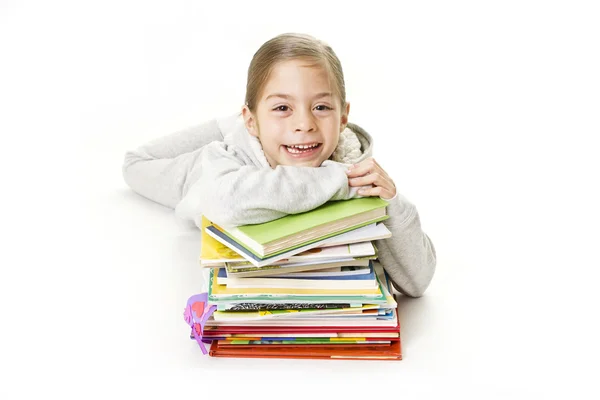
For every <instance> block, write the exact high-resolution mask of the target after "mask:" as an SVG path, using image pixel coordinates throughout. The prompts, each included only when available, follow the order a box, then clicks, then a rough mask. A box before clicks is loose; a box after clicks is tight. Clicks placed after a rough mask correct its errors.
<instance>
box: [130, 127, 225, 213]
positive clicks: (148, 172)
mask: <svg viewBox="0 0 600 400" xmlns="http://www.w3.org/2000/svg"><path fill="white" fill-rule="evenodd" d="M215 140H223V134H222V133H221V130H220V129H219V125H218V123H217V120H216V119H213V120H210V121H207V122H205V123H203V124H200V125H197V126H193V127H190V128H187V129H184V130H180V131H177V132H174V133H171V134H170V135H167V136H164V137H161V138H158V139H156V140H154V141H152V142H150V143H147V144H145V145H143V146H141V147H139V148H137V149H135V150H132V151H128V152H127V153H126V154H125V160H124V161H123V167H122V172H123V178H124V179H125V182H126V183H127V185H128V186H129V187H130V188H131V189H132V190H133V191H135V192H136V193H138V194H140V195H142V196H144V197H146V198H148V199H150V200H152V201H155V202H157V203H159V204H162V205H164V206H167V207H170V208H175V206H176V205H177V203H179V201H180V200H181V197H182V193H184V192H185V191H186V190H187V185H188V184H189V182H190V181H191V180H190V179H188V175H189V174H190V172H191V170H192V168H193V167H194V165H196V162H197V159H198V157H199V156H200V153H201V151H202V147H203V146H205V145H207V144H208V143H210V142H213V141H215Z"/></svg>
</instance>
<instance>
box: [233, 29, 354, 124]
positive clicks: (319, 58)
mask: <svg viewBox="0 0 600 400" xmlns="http://www.w3.org/2000/svg"><path fill="white" fill-rule="evenodd" d="M293 59H305V60H307V61H309V62H312V63H314V64H315V65H318V66H321V67H323V68H325V69H326V70H327V71H328V73H329V80H330V83H331V86H332V87H333V93H334V94H335V95H337V96H338V98H339V99H340V102H341V105H342V108H343V107H345V106H346V85H345V83H344V72H343V71H342V64H341V63H340V60H339V59H338V57H337V55H336V54H335V52H334V51H333V49H332V48H331V46H329V45H328V44H327V43H324V42H322V41H320V40H318V39H316V38H314V37H312V36H310V35H306V34H300V33H284V34H281V35H278V36H276V37H274V38H272V39H270V40H269V41H267V42H265V43H264V44H263V45H262V46H261V47H260V48H259V49H258V51H257V52H256V53H254V56H253V57H252V61H251V62H250V66H249V67H248V81H247V83H246V100H245V103H246V105H247V106H248V108H249V109H250V111H252V112H255V110H256V106H257V103H258V101H259V97H260V96H261V94H262V90H263V89H264V86H265V84H266V83H267V80H268V79H269V75H270V74H271V71H272V70H273V67H274V66H275V65H276V64H277V63H279V62H281V61H289V60H293Z"/></svg>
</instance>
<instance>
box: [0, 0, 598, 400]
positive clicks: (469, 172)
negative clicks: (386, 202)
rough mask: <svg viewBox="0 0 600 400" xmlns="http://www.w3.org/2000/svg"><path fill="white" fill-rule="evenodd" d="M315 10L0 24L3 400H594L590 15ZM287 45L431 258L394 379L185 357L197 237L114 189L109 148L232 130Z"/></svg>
mask: <svg viewBox="0 0 600 400" xmlns="http://www.w3.org/2000/svg"><path fill="white" fill-rule="evenodd" d="M323 3H324V2H311V1H305V2H302V3H293V4H292V3H289V4H288V3H273V2H262V3H261V2H253V4H246V5H231V4H223V5H220V6H216V5H210V6H208V5H204V4H203V3H200V2H198V3H194V2H177V1H169V2H164V3H163V4H161V5H157V4H155V3H149V2H138V3H136V4H134V3H132V2H122V1H119V2H116V1H115V2H110V1H104V2H99V3H98V4H97V5H95V6H91V5H86V6H83V5H82V3H81V2H71V3H66V2H60V1H59V2H51V3H46V2H38V3H37V4H35V3H33V2H29V3H28V2H25V3H22V2H19V3H17V2H10V1H9V2H4V3H2V5H0V51H1V53H0V54H1V57H2V61H1V62H0V113H1V115H0V133H1V138H2V142H0V144H1V145H2V152H3V155H2V157H1V160H2V167H3V168H2V170H3V177H2V181H3V187H2V198H3V200H2V203H3V206H4V207H3V208H4V213H5V221H7V223H6V224H5V225H4V226H3V228H4V230H5V232H4V233H5V235H4V236H5V240H4V246H3V247H4V251H3V255H4V260H3V263H2V264H3V268H2V269H1V271H2V272H1V274H2V277H1V279H0V304H1V306H0V307H1V308H2V310H1V311H2V313H3V315H4V316H5V317H4V318H3V319H2V320H3V322H4V323H3V326H2V340H1V341H0V354H1V356H0V360H1V361H0V366H1V367H2V372H1V375H0V376H1V378H0V381H3V382H4V383H3V384H1V385H0V397H2V398H7V399H8V398H18V397H20V396H19V395H23V396H25V394H27V393H30V392H36V393H39V394H49V393H54V392H55V393H58V394H60V395H62V396H66V397H70V396H73V397H78V396H84V395H85V396H93V395H94V394H95V395H100V394H103V395H108V394H109V393H113V396H116V397H119V396H118V394H123V393H128V394H130V395H134V396H135V395H142V394H144V395H147V394H158V395H160V396H161V397H166V396H170V397H175V396H176V397H177V398H179V397H183V396H184V395H185V396H194V395H196V396H201V395H205V396H206V395H208V396H213V397H214V396H225V398H229V397H230V394H235V395H239V396H244V397H269V395H270V394H274V395H277V397H281V396H294V397H295V396H296V394H301V395H306V394H311V393H312V394H315V393H316V395H317V396H319V394H320V393H321V394H327V395H328V396H336V397H338V396H339V398H342V396H349V397H351V398H353V397H354V398H358V397H363V398H364V397H365V396H369V397H374V396H377V397H379V396H389V393H390V391H393V394H392V396H394V397H397V398H403V397H404V398H419V399H420V398H441V397H444V396H452V397H454V396H455V395H456V396H460V397H461V398H477V399H479V398H486V399H487V398H550V397H555V396H556V397H558V396H564V395H570V398H594V397H595V396H598V394H599V393H598V389H597V385H596V384H595V383H596V382H595V380H597V375H598V373H597V372H598V367H597V360H598V356H600V351H599V348H598V344H597V343H598V334H599V333H600V330H599V329H598V311H597V308H596V307H597V306H594V305H597V304H599V302H600V296H599V295H598V290H597V287H598V278H599V277H600V274H599V273H598V271H599V268H600V261H599V257H598V254H597V249H598V239H599V238H600V235H599V233H598V226H599V223H600V218H599V212H598V204H600V196H599V190H598V189H599V185H598V171H600V165H599V162H598V146H597V145H593V144H592V143H595V142H597V141H596V140H594V139H597V136H598V134H599V133H600V129H599V128H600V122H599V121H600V118H599V115H598V111H599V110H600V100H599V97H598V93H600V81H599V75H598V73H597V71H600V59H599V54H598V51H597V49H598V48H599V44H600V43H599V40H598V38H599V37H600V32H599V31H598V29H599V28H598V24H597V20H598V17H599V15H598V9H597V7H593V6H592V2H588V3H587V4H584V2H563V4H559V3H553V4H552V5H549V4H546V2H531V1H528V2H514V3H510V5H507V4H505V3H502V4H500V3H499V4H498V5H497V6H495V7H492V6H484V5H482V3H480V2H460V4H458V3H456V2H452V3H446V2H439V4H436V5H431V4H429V3H419V4H418V5H408V4H403V5H402V6H398V7H399V8H398V9H396V10H387V9H385V10H383V9H380V8H372V9H371V8H365V7H367V6H365V5H364V4H363V5H361V6H352V5H349V4H344V5H330V4H329V3H327V4H323ZM373 7H374V6H373ZM234 10H237V11H234ZM284 10H289V11H284ZM342 10H344V11H343V12H342ZM339 15H343V17H340V16H339ZM361 21H362V22H361ZM285 31H304V32H308V33H312V34H314V35H315V36H317V37H320V38H322V39H324V40H325V41H328V42H330V43H331V45H332V46H333V47H334V50H336V52H337V53H338V55H339V57H340V58H341V60H342V63H343V65H344V69H345V73H346V81H347V86H348V99H349V101H350V102H351V104H352V109H351V121H353V122H355V123H358V124H360V125H361V126H363V127H364V128H365V129H367V130H368V131H369V132H371V133H372V134H373V136H374V137H375V139H376V144H375V156H376V158H377V159H378V160H379V161H380V163H381V164H382V165H383V166H384V168H386V169H387V170H388V172H389V173H390V175H391V176H392V177H393V178H394V180H395V182H396V185H397V187H398V188H399V190H400V191H401V192H402V193H403V194H405V195H406V196H407V197H408V198H409V199H411V200H412V201H413V202H414V203H415V204H416V205H417V206H418V209H419V212H420V215H421V221H422V224H423V227H424V229H425V231H426V232H427V233H428V234H429V235H430V236H431V238H432V240H433V241H434V244H435V246H436V249H437V252H438V266H437V272H436V276H435V277H434V280H433V282H432V284H431V286H430V287H429V289H428V291H427V293H426V295H425V296H424V297H423V298H420V299H406V298H401V299H399V301H400V315H401V324H402V340H403V348H404V351H403V353H404V360H403V361H401V362H397V363H393V362H375V361H374V362H356V361H353V362H344V361H311V360H303V361H298V360H243V359H215V358H210V357H208V356H206V357H203V356H202V355H201V353H200V350H199V348H198V347H197V345H196V344H195V343H194V342H193V341H190V340H189V339H187V337H186V335H187V333H188V329H187V326H186V325H185V323H184V321H183V317H182V313H183V307H184V305H185V301H186V299H187V298H188V296H190V295H192V294H194V293H196V292H197V291H198V290H200V288H201V284H202V282H201V274H200V271H199V268H198V261H197V259H198V252H199V244H200V243H199V232H198V231H197V230H196V229H194V228H192V227H190V226H188V225H185V224H184V223H182V221H178V220H177V219H176V218H175V216H174V215H173V213H172V212H171V211H170V210H167V209H165V208H163V207H162V206H159V205H156V204H154V203H151V202H149V201H147V200H145V199H143V198H141V197H139V196H137V195H136V194H134V193H132V192H131V191H130V190H129V189H128V188H127V187H126V186H125V184H124V182H123V180H122V177H121V171H120V168H121V162H122V158H123V155H124V153H125V151H126V150H128V149H130V148H133V147H135V146H138V145H141V144H142V143H144V142H146V141H148V140H151V139H152V138H154V137H156V136H159V135H162V134H167V133H169V132H172V131H174V130H177V129H180V128H183V127H186V126H188V125H191V124H195V123H199V122H202V121H205V120H207V119H209V118H212V117H214V116H221V115H227V114H230V113H232V112H235V111H237V110H238V109H239V106H240V105H241V104H242V103H243V96H244V90H245V87H244V85H245V73H246V69H247V66H248V63H249V61H250V58H251V57H252V54H253V53H254V51H255V50H256V49H257V48H258V47H259V46H260V44H262V42H264V41H266V40H267V39H269V38H270V37H272V36H274V35H275V34H277V33H280V32H285ZM117 383H118V384H123V385H124V386H123V388H122V389H117V388H116V386H115V385H116V384H117ZM203 391H206V392H203ZM320 397H321V396H319V398H320ZM596 398H597V397H596Z"/></svg>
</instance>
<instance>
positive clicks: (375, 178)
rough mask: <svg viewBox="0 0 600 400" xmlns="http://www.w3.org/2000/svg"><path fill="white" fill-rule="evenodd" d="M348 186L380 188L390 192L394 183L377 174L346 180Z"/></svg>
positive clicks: (393, 187)
mask: <svg viewBox="0 0 600 400" xmlns="http://www.w3.org/2000/svg"><path fill="white" fill-rule="evenodd" d="M348 184H349V185H350V186H353V187H356V186H366V185H373V186H381V187H383V188H384V189H385V190H387V191H390V192H391V191H393V190H394V189H395V185H394V183H393V182H392V181H391V180H390V179H388V178H387V177H386V176H383V175H381V174H379V173H374V174H369V175H366V176H360V177H358V178H351V179H348Z"/></svg>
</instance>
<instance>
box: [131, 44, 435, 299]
mask: <svg viewBox="0 0 600 400" xmlns="http://www.w3.org/2000/svg"><path fill="white" fill-rule="evenodd" d="M349 111H350V104H349V103H347V102H346V93H345V84H344V77H343V73H342V66H341V64H340V61H339V59H338V58H337V56H336V54H335V53H334V51H333V50H332V49H331V47H330V46H328V45H327V44H325V43H323V42H321V41H318V40H316V39H315V38H313V37H311V36H308V35H301V34H283V35H279V36H277V37H275V38H273V39H271V40H269V41H267V42H266V43H264V44H263V45H262V46H261V48H260V49H259V50H258V51H257V52H256V53H255V54H254V57H253V58H252V61H251V63H250V67H249V69H248V81H247V86H246V102H245V105H244V106H243V108H242V113H241V115H240V114H237V115H233V116H231V117H228V118H223V119H215V120H211V121H209V122H206V123H204V124H202V125H200V126H197V127H193V128H190V129H186V130H183V131H180V132H175V133H173V134H171V135H169V136H166V137H164V138H160V139H158V140H156V141H153V142H151V143H149V144H147V145H145V146H142V147H140V148H138V149H137V150H135V151H130V152H128V153H127V154H126V155H125V162H124V165H123V175H124V178H125V181H126V182H127V184H128V185H129V186H130V187H131V188H132V189H133V190H134V191H136V192H137V193H139V194H140V195H142V196H144V197H147V198H148V199H150V200H153V201H155V202H158V203H160V204H163V205H165V206H167V207H170V208H174V209H175V212H176V214H177V215H178V216H180V217H182V218H184V219H188V220H193V221H194V222H195V223H196V225H197V226H200V221H201V218H200V217H201V215H202V214H204V215H205V216H206V217H207V218H208V219H209V220H211V221H213V222H215V223H216V224H219V225H222V226H226V227H229V226H236V225H244V224H256V223H262V222H267V221H271V220H274V219H277V218H280V217H282V216H284V215H286V214H294V213H301V212H304V211H308V210H312V209H314V208H316V207H318V206H320V205H322V204H323V203H325V202H327V201H329V200H346V199H350V198H353V197H360V196H380V197H381V198H383V199H385V200H387V201H389V203H390V204H389V206H388V207H387V212H388V214H389V216H390V218H389V219H388V220H386V221H385V225H386V226H387V227H388V229H389V230H390V231H391V232H392V237H391V238H389V239H385V240H379V241H377V242H376V246H377V247H378V249H379V261H380V262H381V264H382V265H383V267H384V268H385V270H386V271H387V272H388V274H389V275H390V277H391V279H392V281H393V283H394V287H395V288H396V289H397V290H398V291H400V292H401V293H403V294H405V295H408V296H411V297H420V296H422V295H423V293H424V292H425V289H426V288H427V286H428V285H429V283H430V281H431V279H432V277H433V273H434V271H435V264H436V254H435V249H434V246H433V244H432V242H431V240H430V239H429V237H428V236H427V235H426V234H425V233H424V232H423V231H422V230H421V224H420V221H419V215H418V213H417V210H416V208H415V206H414V205H413V204H412V203H410V202H409V201H408V200H407V199H406V198H405V197H403V196H402V195H401V194H399V193H397V191H396V186H395V185H394V182H393V180H392V179H391V178H390V177H389V176H388V174H387V173H386V172H385V171H384V170H383V169H382V168H381V166H380V165H379V164H377V162H376V161H375V160H374V159H373V158H372V148H373V139H372V137H371V136H370V135H369V134H368V133H367V132H365V131H364V130H363V129H362V128H360V127H359V126H357V125H355V124H352V123H349V122H348V113H349Z"/></svg>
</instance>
